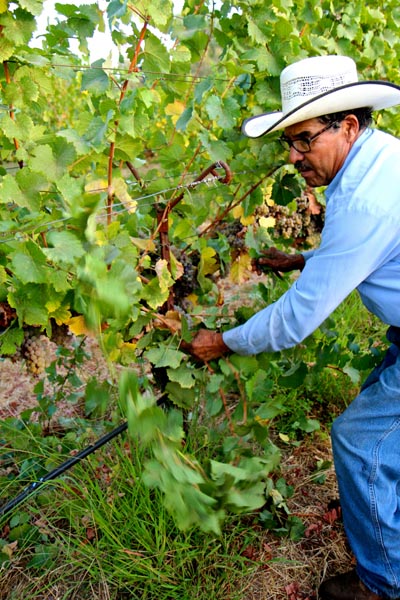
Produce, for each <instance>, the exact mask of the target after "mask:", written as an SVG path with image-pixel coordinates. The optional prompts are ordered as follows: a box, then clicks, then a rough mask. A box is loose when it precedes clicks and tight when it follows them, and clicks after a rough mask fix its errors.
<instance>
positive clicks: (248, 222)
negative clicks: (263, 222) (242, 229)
mask: <svg viewBox="0 0 400 600" xmlns="http://www.w3.org/2000/svg"><path fill="white" fill-rule="evenodd" d="M254 221H255V217H254V215H249V216H248V217H240V222H241V224H242V225H251V224H252V223H254Z"/></svg>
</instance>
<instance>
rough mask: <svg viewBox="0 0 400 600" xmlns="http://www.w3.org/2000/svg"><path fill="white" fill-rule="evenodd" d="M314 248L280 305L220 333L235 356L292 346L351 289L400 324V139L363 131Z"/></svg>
mask: <svg viewBox="0 0 400 600" xmlns="http://www.w3.org/2000/svg"><path fill="white" fill-rule="evenodd" d="M325 196H326V215H325V224H324V228H323V230H322V235H321V244H320V246H319V248H318V249H316V250H313V251H310V252H306V253H304V258H305V260H306V264H305V267H304V269H303V271H302V272H301V274H300V276H299V278H298V279H297V281H296V282H295V283H294V284H293V285H292V286H291V288H290V289H289V290H288V291H287V292H286V293H285V294H283V295H282V296H281V297H280V298H279V300H278V301H277V302H274V303H273V304H271V305H269V306H267V307H266V308H264V309H263V310H261V311H259V312H258V313H256V314H255V315H254V316H253V317H252V318H251V319H249V320H248V321H247V322H246V323H244V324H243V325H239V326H238V327H235V328H234V329H230V330H229V331H225V332H224V333H223V339H224V342H225V344H226V345H227V346H228V347H229V348H230V349H231V350H232V351H234V352H237V353H238V354H257V353H259V352H274V351H277V350H283V349H284V348H290V347H291V346H294V345H296V344H298V343H299V342H301V341H302V340H304V339H305V338H306V337H307V336H308V335H310V334H311V333H312V332H313V331H315V329H317V328H318V327H319V326H320V325H321V323H322V322H323V321H324V320H325V319H326V318H327V317H328V316H329V315H330V314H331V313H332V312H333V311H334V310H335V309H336V308H337V306H338V305H339V304H340V303H341V302H342V301H343V300H344V299H345V298H346V296H348V295H349V294H350V292H351V291H352V290H354V289H357V290H358V292H359V293H360V296H361V299H362V301H363V303H364V305H365V306H366V307H367V308H368V309H369V310H370V311H371V312H372V313H374V314H375V315H377V316H378V317H379V318H380V319H381V320H382V321H383V322H384V323H387V324H388V325H396V326H400V140H398V139H397V138H395V137H393V136H391V135H389V134H387V133H384V132H382V131H378V130H372V129H367V130H366V131H364V132H363V134H362V135H361V136H360V137H359V138H358V140H357V141H356V143H355V144H354V145H353V147H352V148H351V150H350V152H349V154H348V156H347V158H346V161H345V163H344V164H343V166H342V168H341V169H340V171H339V172H338V173H337V174H336V176H335V178H334V179H333V181H332V182H331V183H330V184H329V186H328V187H327V188H326V191H325Z"/></svg>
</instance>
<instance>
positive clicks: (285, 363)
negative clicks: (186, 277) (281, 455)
mask: <svg viewBox="0 0 400 600" xmlns="http://www.w3.org/2000/svg"><path fill="white" fill-rule="evenodd" d="M280 285H281V284H280ZM281 292H282V289H278V288H274V289H273V290H272V291H271V290H269V291H268V293H270V294H271V296H272V295H274V294H276V295H277V296H278V295H279V294H280V293H281ZM262 293H263V294H265V289H264V290H262ZM254 297H256V296H254ZM271 300H273V298H272V297H271V298H269V301H271ZM384 334H385V327H384V326H382V324H380V323H379V322H378V321H377V320H375V319H374V318H373V317H371V316H370V315H369V313H367V311H366V310H365V309H364V308H363V307H362V305H361V303H360V300H359V298H358V296H357V295H356V294H352V295H351V296H350V297H349V298H348V299H347V300H346V301H345V302H344V303H343V304H342V305H341V307H340V308H339V309H338V310H337V311H336V312H335V313H334V314H333V315H332V318H331V319H329V320H328V321H327V322H326V323H325V324H324V325H323V327H321V329H320V330H319V331H317V332H316V333H315V334H314V335H313V336H312V338H311V339H309V340H306V341H305V342H304V343H303V344H302V345H301V346H300V347H297V348H294V349H292V350H289V351H287V352H283V353H280V354H279V355H277V357H276V358H275V357H274V361H275V363H276V364H275V367H276V368H274V365H273V364H272V367H271V369H272V373H275V375H274V385H273V389H272V391H271V395H272V396H273V398H274V406H276V407H281V408H280V409H279V410H277V414H276V416H275V417H274V418H272V419H271V420H270V422H269V423H268V428H269V435H270V436H271V438H274V439H275V440H277V442H278V443H279V442H281V445H283V446H284V448H285V449H286V451H290V448H291V447H296V446H297V447H298V446H299V444H301V443H302V440H303V439H304V438H305V437H306V438H307V439H308V443H309V439H310V437H312V436H313V435H315V432H316V431H317V430H319V429H321V428H322V429H323V430H324V431H325V432H326V435H327V433H328V430H329V427H330V423H331V421H332V419H333V418H334V417H335V416H336V415H337V414H338V413H339V412H341V411H342V410H343V408H345V406H346V405H347V404H348V403H349V402H350V401H351V399H352V397H354V395H355V394H356V393H357V389H358V382H357V381H355V378H354V377H353V379H352V377H350V376H349V373H350V375H353V376H354V375H355V373H358V376H359V378H360V379H362V378H363V377H364V375H365V373H366V372H367V370H368V369H369V368H371V366H372V365H373V363H374V361H377V360H378V359H379V350H380V348H381V347H382V348H383V347H385V344H384ZM371 349H372V350H375V352H372V354H371ZM274 361H271V362H272V363H273V362H274ZM299 361H300V362H299ZM349 361H350V362H349ZM357 361H358V362H357ZM303 363H304V364H306V365H307V367H308V371H307V375H306V376H305V377H304V378H303V380H302V382H301V384H298V382H297V380H296V378H293V377H292V375H289V376H287V377H286V378H285V377H282V370H285V369H286V371H289V372H290V369H293V368H294V367H295V370H294V372H295V373H298V369H297V365H298V364H300V365H301V364H303ZM349 364H351V365H358V367H360V368H357V369H356V367H355V366H352V367H351V368H352V369H353V370H352V371H349V369H347V371H346V368H345V367H348V365H349ZM343 365H345V367H343ZM296 369H297V371H296ZM218 419H219V417H218V416H215V417H213V416H210V415H208V414H207V412H206V411H204V407H203V409H202V410H201V411H200V412H199V413H196V414H192V415H191V419H190V422H189V429H190V431H189V432H188V437H187V443H188V444H190V445H191V448H190V450H191V451H193V452H194V453H201V454H202V455H205V456H209V457H212V456H218V454H219V452H220V447H221V442H222V441H223V438H224V435H225V434H224V429H223V428H222V427H220V424H219V421H218ZM75 425H77V427H75V430H72V429H71V430H69V431H67V432H66V433H65V432H64V433H65V434H64V435H63V436H62V437H61V438H59V437H57V436H54V435H50V436H48V437H45V438H43V437H42V433H43V432H42V429H41V425H40V423H32V422H30V420H29V414H25V415H22V418H21V419H8V420H6V421H3V422H1V428H0V438H1V470H0V478H1V483H2V498H3V501H6V500H7V499H8V498H9V497H10V496H11V497H12V495H13V494H16V493H18V491H20V489H21V488H23V486H24V485H26V484H27V483H28V482H29V481H31V480H32V479H35V478H39V477H40V476H42V475H43V474H44V473H45V472H46V471H48V470H50V469H52V468H54V467H55V466H56V464H59V462H60V458H59V457H60V455H63V456H64V457H66V456H68V454H69V453H70V452H71V451H72V450H73V449H74V448H76V447H77V446H78V445H80V446H82V445H85V444H87V443H88V442H89V443H90V442H91V441H92V440H91V439H90V436H92V437H93V433H91V434H90V427H91V426H94V425H95V424H94V423H92V424H91V423H90V422H89V421H85V420H83V421H82V422H81V423H76V424H75ZM98 425H99V427H101V426H102V422H101V421H100V422H99V424H98ZM145 457H146V456H145V451H144V450H143V449H141V448H139V447H137V446H135V445H134V443H133V442H132V441H129V440H128V438H127V437H126V436H125V437H121V438H118V440H114V441H113V443H112V444H109V445H108V446H107V447H104V448H103V449H102V450H101V451H98V452H96V454H94V455H91V456H90V457H89V458H88V459H86V460H85V461H84V462H82V463H79V464H78V465H76V466H75V467H74V469H73V470H71V471H69V472H68V473H66V474H65V475H64V477H63V478H62V479H61V480H59V481H57V482H52V483H47V484H46V486H45V487H44V488H43V489H41V490H40V493H38V494H37V495H36V496H34V497H33V498H31V499H30V500H29V501H27V502H26V503H25V504H24V505H23V506H19V507H17V508H16V509H15V510H14V512H13V514H12V515H11V517H10V516H8V517H5V518H3V519H2V521H1V522H0V531H1V536H0V564H1V566H0V600H20V599H21V598H29V600H49V599H50V598H51V599H53V598H60V599H63V600H64V599H65V600H75V599H76V600H78V599H79V600H86V599H89V598H91V599H92V598H94V599H97V600H103V599H104V600H106V599H107V600H125V599H132V600H133V599H134V600H136V599H138V600H139V599H141V600H142V599H144V600H156V599H157V600H175V599H176V600H178V599H179V600H192V599H193V598H197V599H198V600H203V599H204V600H206V599H207V600H209V599H210V598H212V599H213V600H219V599H221V600H222V599H224V600H225V599H226V598H229V599H230V600H243V598H245V594H244V591H243V589H244V586H245V582H246V581H248V576H249V573H250V572H251V571H252V570H253V569H256V568H257V564H256V561H255V560H252V559H250V558H249V553H248V552H247V551H246V549H247V548H248V547H257V545H258V544H259V543H260V541H259V540H260V538H261V536H260V532H261V531H262V524H261V521H262V519H261V521H260V515H259V514H251V515H246V516H241V517H237V516H234V515H230V516H228V518H227V520H226V522H225V524H224V528H223V532H222V534H221V535H219V536H217V535H214V534H205V533H202V532H201V531H198V530H190V531H186V532H182V531H180V530H179V529H178V528H177V526H176V524H175V522H174V521H173V519H172V518H171V516H170V515H169V514H168V513H167V511H166V509H165V507H164V503H163V498H162V495H161V494H160V493H159V492H158V490H149V489H148V488H147V487H146V486H145V485H144V484H143V481H142V479H141V473H142V465H143V462H144V459H145ZM276 480H277V483H278V484H279V486H278V487H277V488H276V489H278V490H281V492H280V493H281V500H282V502H281V504H282V506H284V510H286V505H285V503H284V500H285V493H286V491H285V490H288V487H287V486H286V484H285V482H284V481H283V480H282V479H280V475H279V472H278V473H277V476H276ZM321 481H322V479H321ZM275 493H276V490H275ZM262 514H263V515H264V517H265V515H267V517H268V518H266V517H265V518H264V521H265V522H264V526H266V523H267V522H271V523H272V522H273V521H274V519H275V517H276V514H272V513H270V512H268V511H267V512H265V511H264V512H263V513H262ZM275 520H276V519H275ZM294 525H295V526H296V530H299V529H298V528H299V523H297V522H296V523H294ZM282 531H283V530H281V532H280V533H281V534H282ZM293 531H294V530H293V529H292V532H293ZM288 533H290V532H289V531H288Z"/></svg>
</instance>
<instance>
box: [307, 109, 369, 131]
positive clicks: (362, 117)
mask: <svg viewBox="0 0 400 600" xmlns="http://www.w3.org/2000/svg"><path fill="white" fill-rule="evenodd" d="M347 115H354V116H356V117H357V121H358V124H359V125H360V129H365V127H368V126H369V125H371V123H372V109H371V108H369V107H363V108H353V109H351V110H343V111H342V112H337V113H330V114H329V115H323V116H322V117H318V118H319V120H320V121H321V122H322V123H326V124H327V125H328V123H335V122H336V123H341V122H342V121H344V119H345V118H346V117H347Z"/></svg>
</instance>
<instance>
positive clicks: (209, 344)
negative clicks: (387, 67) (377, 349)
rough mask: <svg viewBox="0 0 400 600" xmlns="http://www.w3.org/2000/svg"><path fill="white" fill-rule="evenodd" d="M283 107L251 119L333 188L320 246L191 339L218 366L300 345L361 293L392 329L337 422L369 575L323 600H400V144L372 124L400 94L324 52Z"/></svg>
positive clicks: (350, 579)
mask: <svg viewBox="0 0 400 600" xmlns="http://www.w3.org/2000/svg"><path fill="white" fill-rule="evenodd" d="M281 93H282V112H274V113H267V114H263V115H259V116H256V117H252V118H250V119H247V120H246V121H245V122H244V124H243V132H244V134H245V135H247V136H249V137H253V138H256V137H259V136H261V135H266V134H269V133H271V132H273V131H277V130H279V129H283V130H284V132H283V136H282V137H281V140H282V142H283V144H286V146H287V147H288V148H289V160H290V162H291V163H293V164H294V165H295V167H296V168H297V169H298V171H299V172H300V173H301V175H302V176H303V177H304V179H305V181H306V182H307V184H308V185H310V186H314V187H315V186H328V187H327V189H326V192H325V193H326V202H327V206H326V216H325V225H324V228H323V231H322V236H321V244H320V247H319V248H317V249H316V250H314V251H310V252H306V253H304V254H303V255H296V256H289V255H286V254H284V253H278V252H275V253H274V254H272V256H270V257H267V258H265V259H264V263H265V264H268V265H270V266H273V267H275V268H277V269H278V270H282V271H288V270H291V269H293V268H299V269H300V270H301V274H300V276H299V278H298V279H297V281H296V282H295V283H294V284H293V285H292V287H291V288H290V289H289V290H288V291H287V292H286V293H285V294H283V296H281V298H279V300H277V301H276V302H275V303H273V304H271V305H270V306H267V307H266V308H264V309H263V310H261V311H260V312H258V313H257V314H255V315H254V316H253V317H252V318H251V319H249V320H248V321H247V322H246V323H244V324H243V325H240V326H238V327H235V328H233V329H231V330H229V331H225V332H224V333H223V334H221V333H218V332H215V331H208V330H200V332H199V333H198V334H197V335H196V337H195V338H194V340H193V342H192V344H191V352H192V354H193V355H194V356H196V357H197V358H199V359H201V360H204V361H208V360H211V359H213V358H217V357H219V356H221V355H223V354H225V353H227V352H237V353H239V354H254V353H258V352H264V351H267V352H273V351H278V350H282V349H284V348H289V347H291V346H294V345H296V344H297V343H299V342H301V341H302V340H303V339H304V338H305V337H307V336H308V335H309V334H311V333H312V332H313V331H314V330H315V329H316V328H317V327H318V326H319V325H320V324H321V323H322V322H323V321H324V320H325V319H326V317H327V316H328V315H329V314H330V313H331V312H332V311H333V310H335V308H336V307H337V306H338V305H339V304H340V303H341V302H342V300H344V298H346V296H347V295H348V294H349V293H350V292H351V291H352V290H354V289H357V290H358V292H359V293H360V296H361V299H362V301H363V303H364V304H365V306H366V307H367V308H368V309H369V310H370V311H371V312H373V313H374V314H375V315H377V316H378V317H379V318H381V319H382V321H383V322H385V323H387V324H388V325H389V326H390V327H389V330H388V339H389V341H391V342H392V345H391V346H390V348H389V350H388V353H387V355H386V358H385V360H384V362H383V364H382V365H381V366H380V367H379V368H378V369H376V370H375V371H374V372H373V373H372V374H371V375H370V376H369V377H368V379H367V381H366V382H365V384H364V386H363V388H362V390H361V392H360V394H359V395H358V396H357V398H356V399H355V400H354V401H353V402H352V404H351V405H350V406H349V407H348V408H347V409H346V411H345V412H344V413H343V414H342V415H341V416H340V417H339V418H338V419H336V421H335V422H334V424H333V427H332V445H333V454H334V461H335V468H336V474H337V479H338V484H339V492H340V500H341V506H342V514H343V521H344V526H345V530H346V533H347V536H348V539H349V542H350V544H351V547H352V549H353V552H354V555H355V557H356V560H357V568H356V570H354V571H351V572H349V573H344V574H339V575H337V576H336V577H333V578H332V579H328V580H327V581H325V582H323V583H322V585H321V587H320V589H319V597H320V598H321V599H322V600H379V599H380V598H392V599H393V598H400V141H399V140H397V139H396V138H394V137H392V136H390V135H389V134H386V133H384V132H381V131H378V130H372V129H370V128H369V124H370V121H371V112H372V111H373V110H378V109H383V108H387V107H390V106H394V105H397V104H400V87H399V86H396V85H393V84H390V83H387V82H382V81H375V82H359V81H358V78H357V71H356V66H355V63H354V62H353V61H352V60H351V59H350V58H347V57H341V56H320V57H314V58H310V59H305V60H302V61H299V62H297V63H294V64H292V65H290V66H289V67H287V68H286V69H285V70H284V71H283V72H282V74H281Z"/></svg>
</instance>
